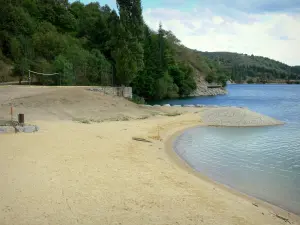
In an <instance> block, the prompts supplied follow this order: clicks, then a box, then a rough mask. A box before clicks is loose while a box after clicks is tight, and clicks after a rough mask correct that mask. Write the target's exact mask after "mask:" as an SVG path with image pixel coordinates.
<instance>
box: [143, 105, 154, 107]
mask: <svg viewBox="0 0 300 225" xmlns="http://www.w3.org/2000/svg"><path fill="white" fill-rule="evenodd" d="M144 106H145V107H152V105H144Z"/></svg>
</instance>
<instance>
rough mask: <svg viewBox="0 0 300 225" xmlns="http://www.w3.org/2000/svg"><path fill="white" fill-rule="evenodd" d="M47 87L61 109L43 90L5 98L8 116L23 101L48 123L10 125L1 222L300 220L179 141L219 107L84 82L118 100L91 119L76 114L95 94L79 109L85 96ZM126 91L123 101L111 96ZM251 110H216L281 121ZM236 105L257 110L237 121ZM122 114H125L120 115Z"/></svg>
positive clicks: (0, 145) (3, 150) (4, 140)
mask: <svg viewBox="0 0 300 225" xmlns="http://www.w3.org/2000/svg"><path fill="white" fill-rule="evenodd" d="M0 92H1V90H0ZM47 93H48V94H47V95H48V102H51V106H52V107H50V108H51V109H47V108H46V106H45V107H44V106H43V105H39V104H36V101H38V102H41V101H40V100H39V99H38V96H36V95H34V96H32V97H30V98H29V97H28V96H27V97H26V98H23V97H21V98H20V96H18V98H15V99H9V100H8V99H2V102H1V103H2V104H1V110H0V117H1V116H2V118H5V113H6V111H7V106H8V105H9V102H13V103H14V104H16V105H17V104H18V106H16V110H18V109H19V110H20V109H22V107H24V109H26V110H27V111H26V112H27V113H28V114H29V113H31V114H30V115H29V116H28V117H29V122H30V123H31V124H36V125H38V126H39V127H40V131H39V132H37V133H18V134H1V135H0V173H1V179H0V190H1V192H0V224H1V225H2V224H3V225H6V224H7V225H11V224H16V225H21V224H30V225H35V224H36V225H37V224H39V225H40V224H65V225H68V224H84V225H86V224H91V225H94V224H97V225H98V224H128V225H129V224H130V225H132V224H137V225H138V224H170V225H171V224H172V225H173V224H206V225H207V224H214V225H219V224H224V225H225V224H228V225H234V224H239V225H240V224H243V225H248V224H249V225H250V224H253V225H254V224H266V225H267V224H269V225H277V224H289V223H290V224H300V218H299V217H298V216H296V215H293V214H291V213H288V212H286V211H284V210H282V209H279V208H277V207H275V206H271V205H269V204H267V203H264V202H262V201H259V200H257V199H254V198H251V197H247V196H245V195H243V194H239V193H237V192H235V191H233V190H229V189H227V188H225V187H223V186H222V185H219V184H216V183H214V182H212V181H210V180H208V179H207V178H205V177H204V176H202V175H200V174H198V173H196V172H194V171H193V170H192V169H191V168H189V167H188V166H187V165H186V164H185V163H184V162H183V161H182V160H181V159H180V158H179V157H178V156H177V155H176V154H175V152H173V151H172V141H173V140H174V138H176V136H177V135H178V134H179V132H182V131H183V130H184V129H187V128H189V127H193V126H199V125H211V124H210V123H211V122H210V121H212V120H211V117H209V116H208V115H211V114H213V113H215V112H216V109H213V108H211V109H210V108H183V107H182V108H179V109H174V108H173V107H156V108H155V107H142V106H136V105H134V104H133V103H131V102H129V101H127V100H124V99H121V98H112V97H109V96H100V95H99V96H98V95H97V94H96V96H94V95H93V96H92V95H91V93H85V91H80V93H81V94H82V93H85V94H87V96H88V97H89V98H91V99H92V100H90V101H94V102H95V101H96V103H98V102H97V101H99V102H101V101H102V102H105V103H106V104H107V105H109V107H106V108H105V107H104V106H103V105H102V106H101V107H102V109H103V111H99V109H97V108H96V106H95V105H94V106H93V107H94V109H95V111H93V112H90V113H89V114H87V117H86V118H84V119H86V120H88V122H89V123H83V122H82V120H80V121H78V120H73V118H74V117H75V116H76V117H80V118H83V116H84V113H85V111H84V110H87V111H88V110H89V109H90V108H89V107H92V105H89V103H88V102H89V101H87V103H86V105H85V108H84V109H81V111H80V110H78V111H76V110H75V111H74V113H73V110H74V109H75V107H77V106H76V104H78V105H80V106H79V107H78V108H80V107H81V108H82V104H83V103H82V102H77V103H76V104H75V103H72V104H71V102H72V100H71V98H66V97H64V98H65V99H67V101H66V100H64V101H65V102H64V105H65V108H64V110H63V112H61V111H60V110H61V102H59V101H57V100H55V101H53V99H57V98H58V97H56V96H54V93H52V95H53V96H52V97H51V98H50V97H49V92H47ZM68 93H70V92H69V91H68ZM56 94H57V93H56ZM61 94H62V92H58V94H57V95H58V96H60V97H59V98H61ZM71 94H72V93H71ZM71 94H70V95H71ZM73 94H74V93H73ZM73 94H72V95H73ZM50 96H51V95H50ZM32 99H34V100H32ZM116 101H117V102H118V103H120V104H121V105H120V107H121V108H118V107H119V106H118V104H116V105H115V106H114V107H112V106H111V104H115V102H116ZM21 103H22V104H21ZM49 104H50V103H49ZM68 104H70V105H68ZM29 106H31V107H29ZM18 107H19V108H18ZM72 107H73V108H72ZM99 107H100V106H99ZM70 109H72V110H70ZM50 110H51V113H49V111H50ZM97 110H98V111H97ZM210 110H211V111H210ZM218 110H219V109H218ZM33 111H35V113H33ZM1 112H2V114H1ZM41 112H43V113H44V114H43V115H42V116H40V117H39V115H40V114H39V113H41ZM52 112H55V113H52ZM64 112H68V114H65V113H64ZM116 112H117V113H116ZM209 112H211V113H209ZM250 112H251V111H249V110H247V109H240V108H233V107H231V108H226V107H224V108H222V110H221V111H219V112H218V113H217V114H216V113H215V114H214V115H215V116H216V117H218V119H217V121H219V122H220V123H219V124H215V125H222V124H221V123H223V125H224V126H226V124H228V125H232V124H235V125H238V126H242V125H245V126H247V124H249V120H251V118H252V119H253V121H256V122H254V123H260V124H261V123H264V122H266V123H268V125H277V124H280V123H281V122H280V121H276V120H273V119H271V118H269V117H264V116H262V115H260V114H257V113H250ZM95 113H97V118H96V117H93V115H94V114H95ZM120 113H122V114H120ZM233 114H234V115H246V114H247V117H244V118H241V117H238V118H236V117H234V116H231V121H232V123H230V122H229V119H228V118H229V117H230V116H228V115H233ZM74 115H75V116H74ZM116 115H117V116H118V118H121V119H120V120H123V121H114V120H116ZM125 115H126V116H127V117H126V118H125V119H124V116H125ZM120 116H121V117H120ZM129 116H130V117H129ZM35 118H37V119H35ZM99 118H106V120H104V121H96V119H98V120H99ZM110 118H112V119H111V121H110V120H109V119H110ZM221 118H224V119H221ZM222 121H223V122H222ZM257 121H259V122H257ZM256 125H258V124H256ZM133 138H134V139H137V140H133ZM139 140H143V141H139ZM145 141H149V142H145Z"/></svg>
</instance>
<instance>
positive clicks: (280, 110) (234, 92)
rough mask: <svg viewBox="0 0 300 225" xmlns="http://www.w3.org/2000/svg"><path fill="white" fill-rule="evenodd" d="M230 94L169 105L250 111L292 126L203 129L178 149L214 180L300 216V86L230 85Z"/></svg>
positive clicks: (189, 135)
mask: <svg viewBox="0 0 300 225" xmlns="http://www.w3.org/2000/svg"><path fill="white" fill-rule="evenodd" d="M227 89H228V91H229V94H228V95H226V96H216V97H197V98H189V99H181V100H169V101H164V102H162V103H169V104H207V105H228V106H229V105H233V106H244V107H248V108H249V109H251V110H254V111H256V112H260V113H263V114H265V115H268V116H271V117H274V118H276V119H279V120H282V121H284V122H286V124H285V125H283V126H275V127H261V128H258V127H256V128H219V127H218V128H217V127H198V128H193V129H189V130H187V131H186V132H184V133H183V134H182V135H181V136H179V138H178V139H177V140H176V141H175V143H174V149H175V151H176V152H177V154H179V155H180V156H181V157H182V158H183V159H184V160H186V161H187V163H188V164H189V165H190V166H192V167H193V168H194V169H196V170H197V171H199V172H201V173H202V174H205V175H206V176H208V177H210V178H211V179H213V180H215V181H217V182H219V183H222V184H225V185H227V186H229V187H231V188H234V189H236V190H238V191H241V192H243V193H246V194H248V195H251V196H254V197H257V198H260V199H262V200H265V201H267V202H270V203H272V204H274V205H277V206H280V207H282V208H284V209H287V210H289V211H291V212H294V213H296V214H299V215H300V85H229V86H228V88H227Z"/></svg>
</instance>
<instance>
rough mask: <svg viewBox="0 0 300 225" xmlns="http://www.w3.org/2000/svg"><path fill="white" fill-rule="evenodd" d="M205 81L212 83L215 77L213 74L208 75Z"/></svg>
mask: <svg viewBox="0 0 300 225" xmlns="http://www.w3.org/2000/svg"><path fill="white" fill-rule="evenodd" d="M205 80H206V82H207V83H212V82H214V81H215V76H214V74H212V73H209V74H208V75H207V76H206V77H205Z"/></svg>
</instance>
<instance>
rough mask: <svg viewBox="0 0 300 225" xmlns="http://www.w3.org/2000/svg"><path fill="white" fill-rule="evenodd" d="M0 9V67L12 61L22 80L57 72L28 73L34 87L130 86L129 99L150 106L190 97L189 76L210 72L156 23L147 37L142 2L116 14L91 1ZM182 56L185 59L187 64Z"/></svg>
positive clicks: (129, 2) (34, 2) (35, 1)
mask: <svg viewBox="0 0 300 225" xmlns="http://www.w3.org/2000/svg"><path fill="white" fill-rule="evenodd" d="M0 5H1V9H0V12H1V17H0V49H1V51H0V53H1V54H0V60H2V61H4V60H5V61H8V62H12V64H13V70H12V71H13V75H14V76H18V77H19V78H20V80H22V79H24V77H25V76H26V75H27V74H28V70H34V71H36V72H40V73H47V74H49V73H57V74H58V75H55V76H43V75H37V74H36V75H34V74H32V76H33V81H34V82H37V83H39V84H43V85H112V86H115V85H118V86H121V85H131V86H132V87H133V92H134V94H135V95H137V96H140V97H141V98H143V99H146V100H154V99H163V98H175V97H183V96H188V95H189V94H190V93H191V92H192V91H193V90H195V88H196V86H197V85H196V82H195V76H196V72H195V69H196V70H198V71H205V72H211V71H213V70H214V66H213V65H208V62H206V61H205V60H204V59H203V58H201V57H197V58H196V59H194V57H195V56H196V55H195V52H193V51H191V50H189V49H187V48H185V47H183V46H181V44H180V41H179V40H178V39H177V38H176V37H175V35H174V34H173V33H172V32H171V31H166V30H164V29H163V27H162V25H161V24H160V26H159V28H158V31H152V30H150V29H149V27H148V26H147V25H146V24H145V23H144V20H143V16H142V5H141V0H117V6H118V13H117V12H116V11H115V10H111V9H110V8H109V7H108V6H107V5H105V6H101V5H100V4H99V3H97V2H94V3H89V4H86V5H85V4H83V3H80V2H79V1H75V2H73V3H69V2H68V0H24V1H19V0H18V1H16V0H0ZM180 51H182V52H184V54H183V55H180ZM191 52H192V53H191ZM185 54H186V55H191V57H190V58H189V57H187V60H185ZM140 100H141V99H139V101H140Z"/></svg>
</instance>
